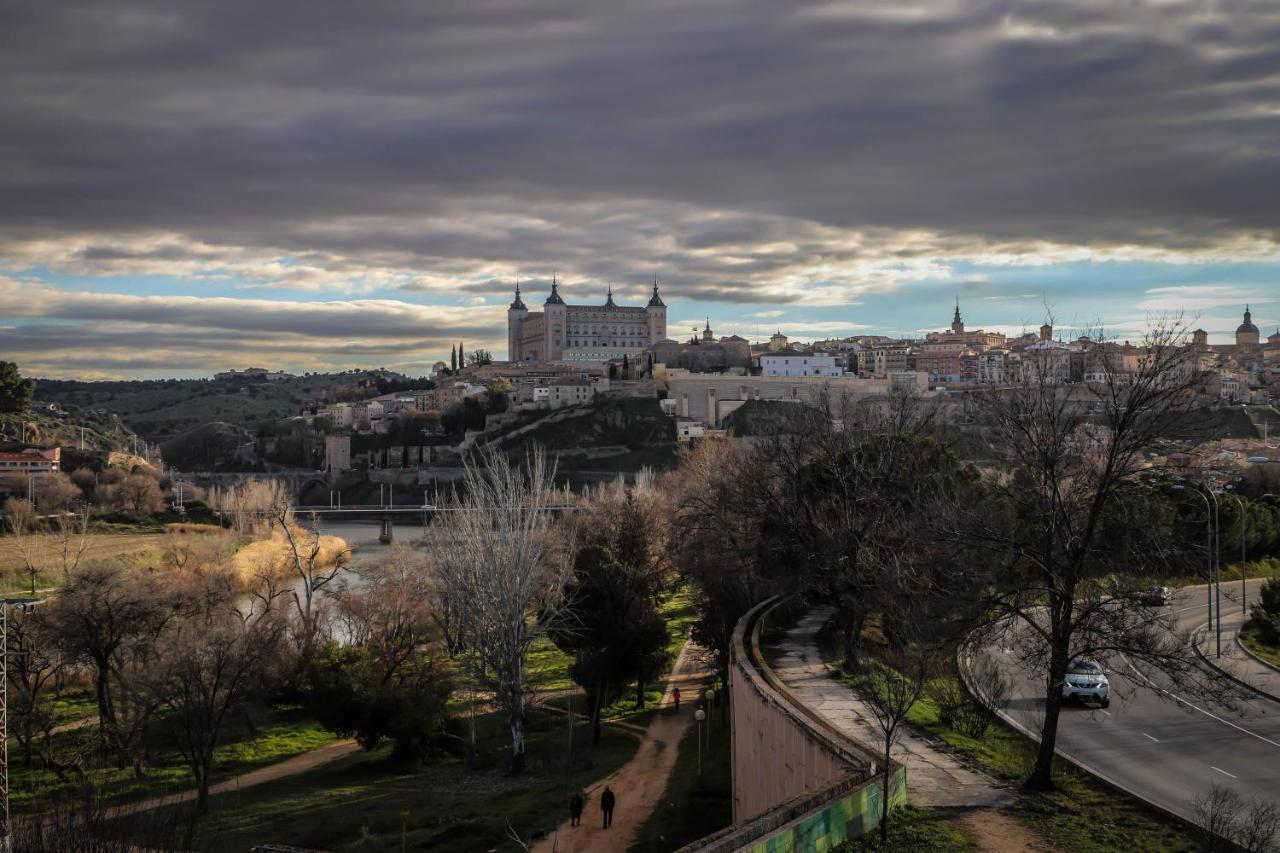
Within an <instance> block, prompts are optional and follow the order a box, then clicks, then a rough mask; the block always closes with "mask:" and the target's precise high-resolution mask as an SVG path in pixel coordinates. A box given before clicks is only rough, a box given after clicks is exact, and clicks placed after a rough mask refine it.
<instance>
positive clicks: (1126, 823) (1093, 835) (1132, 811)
mask: <svg viewBox="0 0 1280 853" xmlns="http://www.w3.org/2000/svg"><path fill="white" fill-rule="evenodd" d="M820 640H822V641H823V642H821V643H820V649H821V651H822V655H823V658H824V659H825V660H826V661H827V662H828V663H829V664H832V665H833V666H836V665H838V663H839V660H840V652H839V650H838V649H837V648H836V645H835V644H834V643H832V642H831V638H830V636H829V633H828V632H824V633H823V634H822V635H820ZM943 678H944V679H947V680H952V681H954V680H956V679H958V678H959V675H958V674H957V673H955V672H951V673H948V674H947V675H946V676H944V677H943ZM843 680H844V681H845V683H846V684H848V683H850V679H849V678H847V677H845V678H844V679H843ZM941 680H943V679H939V681H941ZM907 722H908V724H909V725H910V726H911V727H912V728H914V729H915V730H917V731H919V732H923V733H924V734H926V735H930V736H932V737H935V738H938V739H939V740H941V741H943V742H945V743H946V744H947V745H948V746H949V747H951V749H952V750H953V752H954V753H956V754H957V755H958V757H959V758H960V759H961V761H962V762H965V763H968V764H971V765H976V766H978V767H980V768H981V769H983V770H985V771H986V772H987V773H989V774H990V775H992V776H994V777H995V778H997V779H1000V780H1003V781H1006V782H1010V783H1014V784H1018V783H1021V782H1024V781H1025V780H1026V779H1027V778H1028V777H1029V776H1030V775H1031V769H1032V767H1033V766H1034V765H1035V758H1036V749H1037V747H1036V744H1035V743H1033V742H1032V741H1031V740H1029V739H1028V738H1026V737H1024V736H1023V735H1022V734H1021V733H1019V732H1017V731H1015V730H1014V729H1012V728H1010V727H1008V726H1006V725H1005V724H1004V723H1002V722H999V721H997V722H996V723H994V724H993V725H992V726H991V727H990V728H989V729H988V730H987V732H986V734H985V735H983V736H982V737H981V738H972V737H969V736H968V735H966V734H964V733H963V732H959V731H956V730H955V729H952V728H950V727H948V726H946V725H944V724H943V723H942V721H941V720H940V719H939V714H938V705H937V703H936V702H935V701H934V700H933V698H932V696H931V695H930V694H929V693H926V694H925V695H924V696H923V697H922V698H921V699H920V701H919V702H917V703H916V704H915V706H914V707H913V708H912V709H911V712H910V713H909V714H908V716H907ZM1053 779H1054V783H1055V785H1056V786H1057V790H1056V791H1053V792H1050V793H1034V794H1032V793H1028V794H1026V795H1024V796H1023V797H1021V798H1020V799H1019V800H1018V802H1017V803H1015V804H1014V805H1013V806H1011V807H1009V808H1008V809H1007V811H1008V813H1010V814H1011V815H1013V816H1015V817H1017V818H1018V819H1019V820H1020V821H1022V822H1023V823H1024V824H1026V825H1027V826H1028V827H1029V828H1030V829H1031V830H1032V831H1034V832H1035V833H1036V834H1038V835H1039V836H1040V837H1041V838H1043V839H1045V840H1046V841H1049V842H1051V843H1052V844H1054V845H1055V846H1056V847H1058V848H1059V849H1062V850H1071V851H1079V853H1104V851H1114V850H1142V851H1169V853H1173V851H1179V853H1181V851H1193V850H1198V849H1199V846H1198V845H1197V844H1196V842H1195V841H1194V840H1193V839H1192V838H1191V837H1190V835H1189V834H1188V832H1187V830H1186V828H1185V827H1184V826H1183V825H1182V824H1181V823H1178V822H1176V821H1174V820H1173V819H1171V818H1168V817H1166V816H1165V815H1163V814H1162V813H1160V812H1158V811H1156V810H1154V809H1152V808H1151V807H1150V806H1148V805H1147V804H1146V803H1143V802H1142V801H1141V800H1139V799H1137V798H1135V797H1132V796H1130V795H1128V794H1126V793H1124V792H1122V791H1118V790H1116V789H1114V788H1112V787H1111V786H1109V785H1107V784H1106V783H1104V782H1102V781H1101V780H1099V779H1097V778H1095V777H1093V776H1091V775H1090V774H1088V773H1085V772H1083V771H1081V770H1077V769H1076V768H1075V767H1073V766H1072V765H1070V764H1069V763H1067V762H1066V761H1065V760H1064V759H1062V758H1058V759H1057V760H1056V761H1055V762H1054V774H1053ZM1082 822H1087V824H1088V826H1089V832H1088V833H1081V832H1080V826H1081V823H1082Z"/></svg>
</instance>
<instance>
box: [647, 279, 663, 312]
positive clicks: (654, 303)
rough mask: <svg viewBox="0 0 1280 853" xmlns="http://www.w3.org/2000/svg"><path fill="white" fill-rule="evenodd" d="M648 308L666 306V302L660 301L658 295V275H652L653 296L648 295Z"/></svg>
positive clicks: (660, 298)
mask: <svg viewBox="0 0 1280 853" xmlns="http://www.w3.org/2000/svg"><path fill="white" fill-rule="evenodd" d="M649 307H650V308H666V307H667V303H665V302H663V301H662V297H661V296H659V295H658V277H657V276H656V275H655V276H654V277H653V296H650V297H649Z"/></svg>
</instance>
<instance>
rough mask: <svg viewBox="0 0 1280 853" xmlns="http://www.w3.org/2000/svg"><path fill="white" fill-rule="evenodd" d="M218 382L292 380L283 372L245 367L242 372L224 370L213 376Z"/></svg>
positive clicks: (289, 374)
mask: <svg viewBox="0 0 1280 853" xmlns="http://www.w3.org/2000/svg"><path fill="white" fill-rule="evenodd" d="M213 378H214V379H215V380H217V381H219V382H279V381H281V380H282V379H292V378H293V374H292V373H285V372H284V371H283V370H267V369H266V368H265V367H246V368H245V369H244V370H224V371H222V372H221V373H215V374H213Z"/></svg>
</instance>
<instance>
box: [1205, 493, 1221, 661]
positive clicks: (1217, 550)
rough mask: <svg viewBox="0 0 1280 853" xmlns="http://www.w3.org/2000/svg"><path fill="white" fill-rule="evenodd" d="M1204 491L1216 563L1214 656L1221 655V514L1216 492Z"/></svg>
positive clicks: (1212, 582)
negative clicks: (1210, 507) (1209, 505)
mask: <svg viewBox="0 0 1280 853" xmlns="http://www.w3.org/2000/svg"><path fill="white" fill-rule="evenodd" d="M1205 491H1207V492H1208V493H1209V496H1210V497H1211V498H1213V526H1214V531H1215V536H1214V540H1213V556H1214V562H1215V563H1216V569H1215V572H1214V580H1213V581H1211V582H1210V583H1211V587H1210V589H1211V590H1212V592H1213V597H1212V602H1213V603H1212V604H1211V605H1210V607H1212V608H1213V609H1214V610H1216V611H1217V612H1216V613H1214V616H1213V641H1214V654H1213V656H1214V657H1219V658H1220V657H1222V516H1221V514H1220V513H1219V511H1218V509H1219V507H1218V493H1217V492H1216V491H1214V490H1213V489H1212V488H1209V487H1207V486H1206V487H1205Z"/></svg>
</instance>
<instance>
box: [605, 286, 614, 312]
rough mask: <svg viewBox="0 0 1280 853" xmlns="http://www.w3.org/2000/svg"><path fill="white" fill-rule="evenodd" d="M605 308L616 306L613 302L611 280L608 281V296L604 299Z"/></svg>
mask: <svg viewBox="0 0 1280 853" xmlns="http://www.w3.org/2000/svg"><path fill="white" fill-rule="evenodd" d="M604 307H605V308H616V307H617V306H616V305H614V304H613V282H609V297H608V298H607V299H606V300H605V301H604Z"/></svg>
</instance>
